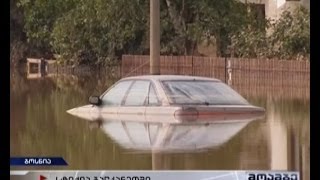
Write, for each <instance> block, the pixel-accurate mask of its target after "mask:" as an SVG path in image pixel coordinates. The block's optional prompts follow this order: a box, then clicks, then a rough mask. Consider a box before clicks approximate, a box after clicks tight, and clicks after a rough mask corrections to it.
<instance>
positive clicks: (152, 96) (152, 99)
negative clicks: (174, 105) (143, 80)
mask: <svg viewBox="0 0 320 180" xmlns="http://www.w3.org/2000/svg"><path fill="white" fill-rule="evenodd" d="M148 105H149V106H158V105H160V103H159V100H158V97H157V93H156V90H155V89H154V87H153V85H152V84H150V91H149V98H148Z"/></svg>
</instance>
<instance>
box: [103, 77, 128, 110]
mask: <svg viewBox="0 0 320 180" xmlns="http://www.w3.org/2000/svg"><path fill="white" fill-rule="evenodd" d="M131 84H132V81H122V82H119V83H118V84H116V85H115V86H114V87H113V88H111V89H110V90H109V91H108V92H107V93H106V94H105V95H104V96H103V97H102V103H103V104H104V105H109V106H119V105H120V104H121V102H122V99H123V98H124V96H125V94H126V92H127V91H128V89H129V87H130V85H131Z"/></svg>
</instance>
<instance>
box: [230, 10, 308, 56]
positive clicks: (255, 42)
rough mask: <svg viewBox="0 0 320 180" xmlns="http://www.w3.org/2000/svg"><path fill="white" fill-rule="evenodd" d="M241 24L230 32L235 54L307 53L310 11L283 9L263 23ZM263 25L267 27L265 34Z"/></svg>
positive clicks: (304, 54)
mask: <svg viewBox="0 0 320 180" xmlns="http://www.w3.org/2000/svg"><path fill="white" fill-rule="evenodd" d="M255 27H256V28H252V26H243V28H242V29H241V30H240V31H238V32H236V33H234V34H233V36H232V45H233V49H234V50H235V55H236V56H238V57H247V58H260V57H263V58H278V59H301V58H302V59H308V58H309V55H310V13H309V11H308V10H307V9H305V8H303V7H302V6H301V7H298V8H296V9H295V10H293V11H292V12H290V11H284V12H283V13H282V14H281V16H280V18H279V19H278V20H276V21H275V22H271V21H270V20H268V21H267V23H266V24H265V26H263V25H262V26H260V27H262V28H259V26H255ZM266 29H268V30H269V31H270V34H269V35H268V34H267V33H266Z"/></svg>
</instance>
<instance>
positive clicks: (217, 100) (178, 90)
mask: <svg viewBox="0 0 320 180" xmlns="http://www.w3.org/2000/svg"><path fill="white" fill-rule="evenodd" d="M162 84H163V86H164V90H165V92H166V94H167V96H168V98H169V99H170V100H171V102H172V103H173V104H204V105H247V104H249V103H248V102H247V101H246V100H245V99H244V98H243V97H242V96H241V95H239V94H238V93H237V92H235V91H234V90H233V89H232V88H231V87H229V86H227V85H226V84H224V83H222V82H218V81H199V80H170V81H162Z"/></svg>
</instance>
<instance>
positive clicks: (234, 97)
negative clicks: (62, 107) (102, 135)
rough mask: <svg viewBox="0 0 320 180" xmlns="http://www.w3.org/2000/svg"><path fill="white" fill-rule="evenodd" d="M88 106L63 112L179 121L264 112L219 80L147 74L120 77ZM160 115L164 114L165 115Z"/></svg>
mask: <svg viewBox="0 0 320 180" xmlns="http://www.w3.org/2000/svg"><path fill="white" fill-rule="evenodd" d="M89 102H90V104H91V105H85V106H81V107H78V108H73V109H70V110H68V111H67V112H68V113H70V114H72V115H75V116H78V117H81V118H85V119H88V120H96V119H99V118H109V119H120V120H132V118H134V117H138V119H139V121H143V122H145V121H149V122H161V123H165V122H168V123H179V122H183V121H189V122H190V121H195V120H196V121H202V122H204V121H214V120H242V119H246V118H248V117H250V116H252V115H262V114H264V109H263V108H260V107H256V106H253V105H251V104H249V103H248V102H247V101H246V100H245V99H244V98H243V97H241V95H239V94H238V93H237V92H235V91H234V90H233V89H232V88H231V87H229V86H228V85H226V84H224V83H223V82H221V81H220V80H217V79H212V78H204V77H194V76H178V75H150V76H136V77H128V78H123V79H121V80H120V81H118V82H117V83H115V84H114V85H113V86H112V87H110V88H109V89H108V90H107V91H106V92H105V93H103V94H102V95H101V96H100V97H98V96H91V97H90V98H89ZM163 116H166V117H165V118H164V117H163Z"/></svg>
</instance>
